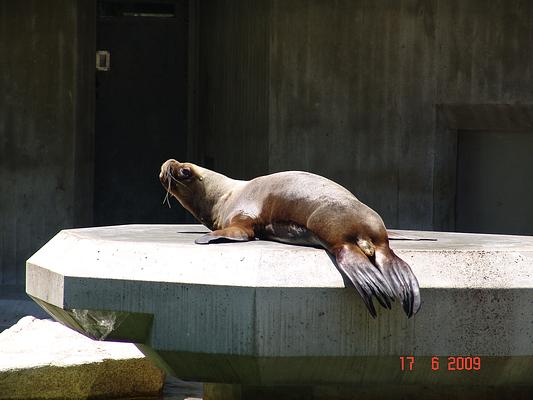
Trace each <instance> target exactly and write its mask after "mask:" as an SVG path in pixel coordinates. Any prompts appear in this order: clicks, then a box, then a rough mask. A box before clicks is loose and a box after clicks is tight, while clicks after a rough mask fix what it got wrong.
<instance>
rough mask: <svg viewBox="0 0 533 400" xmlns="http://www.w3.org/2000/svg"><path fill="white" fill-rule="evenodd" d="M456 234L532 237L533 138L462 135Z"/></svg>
mask: <svg viewBox="0 0 533 400" xmlns="http://www.w3.org/2000/svg"><path fill="white" fill-rule="evenodd" d="M457 138H458V142H457V201H456V221H455V223H456V225H455V226H456V230H457V231H460V232H482V233H505V234H522V235H532V234H533V208H532V207H531V205H532V204H533V185H532V182H533V168H532V161H533V158H532V157H533V132H524V131H520V132H512V131H480V130H476V131H467V130H463V131H459V132H458V135H457Z"/></svg>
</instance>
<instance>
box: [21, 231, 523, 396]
mask: <svg viewBox="0 0 533 400" xmlns="http://www.w3.org/2000/svg"><path fill="white" fill-rule="evenodd" d="M203 232H205V228H203V227H201V226H195V225H190V226H183V225H180V226H172V225H159V226H144V225H133V226H117V227H101V228H91V229H74V230H67V231H63V232H60V233H59V234H58V235H57V236H56V237H54V238H53V239H52V240H51V241H50V242H49V243H47V244H46V245H45V246H44V247H43V248H42V249H41V250H39V251H38V252H37V253H36V254H35V255H34V256H32V257H31V258H30V259H29V260H28V262H27V288H26V289H27V293H28V294H29V295H31V296H32V297H33V298H34V299H36V300H37V301H38V302H39V304H41V305H42V306H43V307H44V308H45V309H46V310H47V311H48V312H50V313H51V314H52V315H53V316H54V317H55V318H56V319H58V320H61V321H62V322H63V323H65V324H67V325H69V326H71V327H72V328H74V329H76V330H78V331H80V332H82V333H84V334H85V335H88V336H90V337H93V338H96V339H100V340H115V341H130V342H133V343H136V344H137V346H138V347H139V349H141V350H142V351H143V353H144V354H146V355H148V356H149V357H150V358H151V359H152V360H153V361H155V362H156V363H157V365H159V366H161V367H162V368H164V369H165V371H166V372H167V373H169V374H171V375H174V376H176V377H178V378H181V379H185V380H190V381H197V382H215V383H224V384H230V385H242V386H231V388H232V389H231V391H230V392H231V393H233V392H235V390H237V389H234V388H239V389H238V390H239V393H240V394H235V395H234V396H241V397H242V396H244V398H250V396H251V397H253V396H256V397H257V398H259V397H260V393H261V390H262V389H259V387H263V388H265V390H267V389H268V390H274V389H270V388H272V387H279V386H285V385H291V387H292V388H294V387H296V386H298V387H300V388H304V389H301V390H303V392H301V391H298V392H297V393H304V394H305V393H307V394H305V396H307V395H309V396H311V398H312V397H315V398H320V396H323V395H322V394H321V393H328V396H329V398H335V397H334V396H333V395H335V396H340V397H339V398H343V397H342V396H345V397H344V398H350V397H346V396H351V393H352V388H378V389H375V390H378V392H377V394H376V396H379V393H382V391H383V393H392V394H395V393H397V390H398V389H397V388H400V387H402V388H403V387H408V388H411V387H413V388H414V387H416V388H418V389H420V390H422V389H423V388H430V390H434V391H435V393H437V394H438V393H440V394H441V395H442V396H443V398H447V397H446V396H448V394H449V395H450V396H451V395H452V394H453V393H462V392H464V390H463V389H462V388H465V387H477V388H478V389H479V391H480V392H479V393H485V392H484V391H486V394H487V396H488V395H489V394H490V393H500V392H501V393H506V392H507V391H508V388H509V387H513V388H516V390H522V391H527V390H528V388H531V392H532V393H533V329H532V327H533V237H520V236H501V235H470V234H454V233H439V232H404V234H406V235H408V236H415V237H420V238H428V237H430V238H434V239H437V240H436V241H394V242H392V247H393V248H394V250H395V251H396V252H397V253H398V254H399V255H400V256H401V257H402V258H403V259H405V260H406V261H407V262H408V263H409V264H410V265H411V267H412V269H413V271H414V273H415V274H416V276H417V277H418V280H419V282H420V288H421V297H422V308H421V310H420V312H419V313H418V314H417V315H416V316H415V317H414V318H411V319H407V318H406V317H405V315H404V314H403V312H402V310H401V309H400V307H399V305H398V304H395V306H394V307H393V309H392V310H391V311H387V310H383V309H380V310H379V315H378V317H377V318H376V319H372V318H371V317H370V316H369V314H368V312H367V310H366V308H365V306H364V304H363V302H362V301H361V299H360V298H359V296H358V295H357V293H356V291H355V290H354V289H353V288H345V285H344V281H343V279H342V277H341V275H340V274H339V272H338V271H337V269H336V268H335V265H334V264H333V262H332V260H331V259H330V257H329V256H328V254H327V253H326V252H325V251H324V250H320V249H314V248H308V247H298V246H289V245H284V244H280V243H274V242H264V241H254V242H248V243H224V244H213V245H207V246H200V245H195V244H194V239H195V238H197V237H198V236H199V235H201V234H202V233H203ZM435 356H437V357H439V363H440V364H439V365H440V366H439V369H438V370H437V371H435V370H433V369H432V358H433V357H435ZM450 356H454V357H463V362H464V359H465V358H466V357H470V359H471V361H472V359H473V358H478V359H479V360H480V368H478V369H477V370H476V369H473V368H472V365H470V367H469V368H467V366H466V365H465V364H464V363H463V364H461V366H460V367H461V368H458V367H457V366H456V367H455V370H451V369H450V366H449V365H448V357H450ZM401 357H405V366H404V368H403V369H402V366H401ZM407 357H414V359H413V363H412V365H411V366H410V361H409V360H410V359H408V358H407ZM411 367H412V368H411ZM452 367H453V365H452ZM330 385H335V386H330ZM208 386H209V385H208ZM224 387H225V386H224ZM216 388H223V386H216V387H215V389H216ZM309 388H311V389H309ZM319 388H320V390H319ZM418 389H412V390H413V393H414V392H416V391H417V390H418ZM275 390H278V389H275ZM279 390H282V391H283V393H284V394H287V396H290V395H291V394H292V393H295V392H294V389H291V390H289V391H285V389H279ZM299 390H300V389H299ZM358 390H359V389H358ZM361 390H363V389H361ZM364 390H367V389H364ZM372 390H374V389H372ZM405 390H407V389H405ZM409 390H411V389H409ZM513 390H515V389H513ZM498 391H499V392H498ZM208 393H209V391H208ZM217 393H220V394H217ZM222 393H223V391H222V389H220V390H219V389H217V390H213V391H212V394H207V396H211V398H213V396H215V397H216V396H222ZM254 393H255V394H254ZM364 393H366V392H364ZM365 396H366V394H365ZM369 396H370V395H369ZM289 398H290V397H289Z"/></svg>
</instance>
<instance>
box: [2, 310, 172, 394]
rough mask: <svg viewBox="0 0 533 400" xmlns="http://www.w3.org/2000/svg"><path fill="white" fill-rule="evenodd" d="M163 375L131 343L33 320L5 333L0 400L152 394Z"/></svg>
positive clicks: (23, 321)
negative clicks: (100, 338)
mask: <svg viewBox="0 0 533 400" xmlns="http://www.w3.org/2000/svg"><path fill="white" fill-rule="evenodd" d="M163 383H164V374H163V372H162V371H161V370H160V369H158V368H156V367H155V366H154V365H153V364H152V363H151V361H149V360H148V359H146V358H145V357H144V355H143V354H142V353H141V352H140V351H139V350H138V349H137V348H136V347H135V346H134V345H133V344H129V343H113V342H99V341H94V340H91V339H89V338H87V337H85V336H83V335H81V334H79V333H77V332H75V331H73V330H71V329H69V328H67V327H65V326H63V325H61V324H60V323H58V322H54V321H52V320H41V319H37V318H35V317H31V316H27V317H24V318H22V319H21V320H20V321H19V322H18V323H17V324H15V325H14V326H12V327H11V328H9V329H7V330H5V331H3V332H2V333H0V399H1V400H11V399H27V400H29V399H84V398H87V397H89V396H102V397H104V396H106V397H118V396H123V397H128V396H151V395H157V394H158V393H160V392H161V390H162V387H163Z"/></svg>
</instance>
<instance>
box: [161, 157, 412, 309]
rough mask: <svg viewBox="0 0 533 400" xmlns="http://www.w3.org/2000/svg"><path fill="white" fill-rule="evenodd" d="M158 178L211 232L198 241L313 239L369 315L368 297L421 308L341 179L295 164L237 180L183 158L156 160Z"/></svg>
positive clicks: (367, 213)
mask: <svg viewBox="0 0 533 400" xmlns="http://www.w3.org/2000/svg"><path fill="white" fill-rule="evenodd" d="M159 179H160V181H161V183H162V184H163V186H164V188H165V189H166V190H167V198H166V199H167V201H168V195H172V196H174V197H175V198H176V199H177V200H178V201H179V202H180V203H181V204H182V205H183V207H185V208H186V209H187V210H188V211H189V212H190V213H191V214H192V215H193V216H194V217H195V218H196V219H197V220H198V221H199V222H201V223H202V224H204V225H205V226H207V227H208V228H209V229H211V230H212V232H210V233H207V234H205V235H203V236H201V237H200V238H198V239H196V241H195V242H196V243H198V244H207V243H211V242H215V241H220V240H231V241H248V240H253V239H255V238H259V239H266V240H275V241H279V242H283V243H290V244H299V245H310V246H320V247H323V248H325V249H326V250H327V251H329V252H330V253H331V254H332V255H333V256H334V257H335V260H336V262H337V265H338V267H339V269H340V270H341V271H342V272H343V273H344V274H345V275H346V277H347V278H348V279H349V280H350V281H351V283H352V284H353V285H354V286H355V288H356V290H357V291H358V293H359V294H360V295H361V297H362V298H363V301H364V302H365V304H366V306H367V308H368V310H369V312H370V314H371V315H372V317H375V316H376V310H375V308H374V304H373V302H372V296H375V297H376V299H377V300H378V301H379V303H380V304H381V305H382V306H383V307H386V308H389V309H390V308H391V302H392V301H394V299H395V298H399V299H400V300H401V302H402V306H403V309H404V311H405V313H406V314H407V316H408V317H411V316H413V315H414V314H415V313H416V312H417V311H418V309H419V308H420V290H419V287H418V281H417V279H416V277H415V275H414V274H413V272H412V271H411V268H410V267H409V265H408V264H407V263H406V262H405V261H403V260H402V259H401V258H399V257H398V256H397V255H396V254H395V253H394V252H393V251H392V249H391V248H390V247H389V238H388V235H387V230H386V228H385V225H384V223H383V220H382V219H381V217H380V216H379V215H378V213H376V212H375V211H374V210H372V209H371V208H370V207H368V206H366V205H365V204H363V203H362V202H361V201H359V200H358V199H357V198H356V197H355V196H354V195H353V194H352V193H351V192H350V191H348V190H347V189H346V188H344V187H342V186H341V185H339V184H337V183H335V182H333V181H331V180H329V179H327V178H324V177H322V176H319V175H315V174H312V173H308V172H302V171H287V172H278V173H275V174H271V175H265V176H260V177H258V178H255V179H252V180H250V181H240V180H234V179H231V178H228V177H227V176H225V175H222V174H219V173H217V172H214V171H211V170H209V169H206V168H202V167H200V166H198V165H195V164H192V163H188V162H183V163H181V162H178V161H176V160H173V159H170V160H167V161H165V162H164V163H163V165H162V166H161V172H160V174H159Z"/></svg>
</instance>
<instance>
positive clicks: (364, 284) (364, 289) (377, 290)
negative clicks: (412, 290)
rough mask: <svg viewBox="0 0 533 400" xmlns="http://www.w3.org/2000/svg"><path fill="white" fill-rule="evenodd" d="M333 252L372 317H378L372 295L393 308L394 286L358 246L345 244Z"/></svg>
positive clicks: (340, 267)
mask: <svg viewBox="0 0 533 400" xmlns="http://www.w3.org/2000/svg"><path fill="white" fill-rule="evenodd" d="M332 252H333V255H334V256H335V258H336V261H337V265H338V267H339V269H340V270H341V272H342V273H343V274H344V275H346V277H347V278H348V279H349V280H350V282H352V284H353V285H354V287H355V289H356V290H357V292H358V293H359V295H360V296H361V297H362V298H363V301H364V302H365V304H366V307H367V308H368V311H369V312H370V315H372V317H374V318H375V317H376V309H375V308H374V304H373V302H372V296H375V297H376V299H377V300H378V301H379V303H380V304H381V305H382V306H383V307H386V308H389V309H390V308H391V302H393V301H394V291H393V289H392V287H391V286H390V285H389V283H388V282H387V278H386V277H385V276H384V275H383V274H382V273H381V271H380V270H379V269H378V268H377V267H376V266H374V265H373V264H372V263H371V262H370V260H369V259H368V257H367V256H366V255H365V254H364V253H363V252H362V250H361V249H360V248H359V247H358V246H356V245H354V244H345V245H343V246H340V247H338V248H337V249H334V250H333V251H332Z"/></svg>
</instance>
